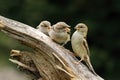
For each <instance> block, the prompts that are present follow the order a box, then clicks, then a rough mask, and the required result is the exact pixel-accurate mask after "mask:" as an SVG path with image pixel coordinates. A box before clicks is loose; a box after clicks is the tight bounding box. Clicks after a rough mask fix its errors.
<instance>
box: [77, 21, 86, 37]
mask: <svg viewBox="0 0 120 80" xmlns="http://www.w3.org/2000/svg"><path fill="white" fill-rule="evenodd" d="M75 29H76V30H77V31H79V32H81V33H82V34H83V35H84V36H86V35H87V32H88V27H87V25H85V24H84V23H79V24H77V25H76V26H75Z"/></svg>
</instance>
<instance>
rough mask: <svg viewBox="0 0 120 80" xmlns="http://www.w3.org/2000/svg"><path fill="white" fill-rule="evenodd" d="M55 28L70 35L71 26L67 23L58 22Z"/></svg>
mask: <svg viewBox="0 0 120 80" xmlns="http://www.w3.org/2000/svg"><path fill="white" fill-rule="evenodd" d="M53 27H54V29H55V30H56V31H59V32H68V33H70V26H69V25H67V24H66V23H65V22H58V23H56V24H55V25H54V26H53Z"/></svg>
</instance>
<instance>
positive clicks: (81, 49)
mask: <svg viewBox="0 0 120 80" xmlns="http://www.w3.org/2000/svg"><path fill="white" fill-rule="evenodd" d="M75 29H76V31H75V32H74V33H73V35H72V37H71V44H72V49H73V51H74V53H75V55H76V56H79V57H80V58H81V60H80V61H78V62H75V63H76V64H79V63H80V62H81V61H85V63H86V64H87V66H88V67H89V69H90V70H91V71H92V72H93V73H94V74H95V75H97V74H96V73H95V71H94V69H93V67H92V64H91V62H90V58H89V56H90V51H89V47H88V44H87V41H86V36H87V32H88V27H87V26H86V25H85V24H83V23H79V24H77V25H76V26H75Z"/></svg>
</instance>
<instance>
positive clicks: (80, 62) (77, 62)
mask: <svg viewBox="0 0 120 80" xmlns="http://www.w3.org/2000/svg"><path fill="white" fill-rule="evenodd" d="M82 60H83V58H81V59H80V60H79V61H77V62H74V63H75V64H79V63H81V61H82Z"/></svg>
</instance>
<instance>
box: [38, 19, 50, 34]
mask: <svg viewBox="0 0 120 80" xmlns="http://www.w3.org/2000/svg"><path fill="white" fill-rule="evenodd" d="M50 28H51V23H50V22H49V21H42V22H41V23H40V24H39V25H38V26H37V29H38V30H39V31H41V32H43V33H44V34H46V35H48V32H49V30H50Z"/></svg>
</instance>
